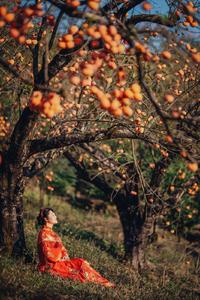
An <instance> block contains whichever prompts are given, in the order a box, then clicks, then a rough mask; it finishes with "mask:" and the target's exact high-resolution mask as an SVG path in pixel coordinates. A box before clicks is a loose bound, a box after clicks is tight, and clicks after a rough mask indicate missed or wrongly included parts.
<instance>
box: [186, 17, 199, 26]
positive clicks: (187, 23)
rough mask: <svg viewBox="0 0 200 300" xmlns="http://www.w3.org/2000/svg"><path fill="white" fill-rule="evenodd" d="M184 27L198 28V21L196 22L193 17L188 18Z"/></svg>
mask: <svg viewBox="0 0 200 300" xmlns="http://www.w3.org/2000/svg"><path fill="white" fill-rule="evenodd" d="M183 25H184V26H192V27H197V26H198V25H199V23H198V22H197V21H196V20H194V18H193V16H187V17H186V20H185V21H184V22H183Z"/></svg>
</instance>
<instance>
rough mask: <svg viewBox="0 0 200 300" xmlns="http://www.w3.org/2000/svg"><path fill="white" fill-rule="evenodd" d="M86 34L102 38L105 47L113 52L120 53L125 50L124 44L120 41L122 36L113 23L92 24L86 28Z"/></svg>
mask: <svg viewBox="0 0 200 300" xmlns="http://www.w3.org/2000/svg"><path fill="white" fill-rule="evenodd" d="M87 34H88V35H89V36H91V37H93V38H94V39H102V40H103V42H104V45H105V48H106V49H108V50H110V51H111V52H112V53H113V54H122V53H124V51H125V46H124V45H123V44H122V43H121V42H122V37H121V35H120V34H119V33H118V31H117V28H116V27H115V26H114V25H110V26H106V25H98V26H97V25H93V26H91V27H89V28H87Z"/></svg>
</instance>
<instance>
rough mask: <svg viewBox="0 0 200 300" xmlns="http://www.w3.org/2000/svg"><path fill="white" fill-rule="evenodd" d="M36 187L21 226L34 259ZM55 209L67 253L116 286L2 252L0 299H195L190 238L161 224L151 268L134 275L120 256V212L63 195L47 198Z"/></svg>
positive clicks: (198, 286) (198, 292)
mask: <svg viewBox="0 0 200 300" xmlns="http://www.w3.org/2000/svg"><path fill="white" fill-rule="evenodd" d="M37 195H38V191H37V189H29V190H27V191H26V203H25V230H26V236H27V244H28V247H29V248H30V249H31V251H33V253H34V257H35V259H36V260H37V252H36V239H37V231H36V229H35V217H36V215H37V212H38V209H39V202H38V201H39V200H38V198H37ZM44 201H45V205H47V206H49V205H50V206H51V207H53V208H54V209H55V212H56V213H57V215H58V219H59V224H58V225H57V226H56V228H54V229H55V231H56V232H58V233H59V235H60V236H61V237H62V240H63V242H64V244H65V246H66V248H67V249H68V251H69V254H70V257H82V258H85V259H87V260H88V261H89V262H90V263H91V265H92V266H93V267H94V268H95V269H96V270H98V271H99V272H100V273H101V274H102V275H103V276H105V277H107V278H108V279H110V280H111V281H113V282H115V283H116V285H117V287H116V288H115V289H108V288H103V287H100V286H98V285H94V284H79V283H74V282H72V281H70V280H62V279H55V278H51V277H50V275H46V274H45V275H40V274H38V272H37V270H36V265H35V264H25V263H24V262H20V261H14V260H13V259H10V258H6V257H1V260H0V270H1V271H0V299H1V300H4V299H37V300H39V299H41V300H47V299H60V300H61V299H70V300H72V299H199V297H200V283H199V278H198V275H199V274H198V272H199V266H198V264H197V262H195V261H194V260H193V259H192V257H191V256H190V255H188V254H186V248H187V247H188V242H186V241H184V240H181V241H180V242H178V241H177V238H176V237H175V236H173V235H172V234H170V233H168V232H163V231H161V230H159V237H158V241H157V242H156V243H154V244H153V245H151V246H150V247H149V249H148V253H147V257H148V260H149V262H150V263H151V266H152V267H151V269H149V270H147V271H145V272H143V274H141V275H136V274H135V272H134V271H133V270H132V269H131V268H130V267H128V266H125V265H124V264H123V263H122V262H119V260H120V257H121V255H122V253H123V247H122V233H121V228H120V224H119V221H118V217H117V215H116V214H115V211H114V209H113V211H112V213H106V214H98V213H96V212H83V211H81V210H77V209H75V208H72V207H71V206H70V205H69V204H68V203H66V202H65V201H64V200H63V199H61V198H59V199H58V198H54V197H51V198H47V197H46V196H45V199H44Z"/></svg>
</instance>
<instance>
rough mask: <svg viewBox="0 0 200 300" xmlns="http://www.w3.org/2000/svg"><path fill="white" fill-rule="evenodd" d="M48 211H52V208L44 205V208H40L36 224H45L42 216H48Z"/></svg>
mask: <svg viewBox="0 0 200 300" xmlns="http://www.w3.org/2000/svg"><path fill="white" fill-rule="evenodd" d="M50 211H53V212H54V210H53V209H52V208H51V207H45V208H41V209H40V212H39V215H38V216H37V224H38V225H45V219H44V218H47V217H48V214H49V212H50Z"/></svg>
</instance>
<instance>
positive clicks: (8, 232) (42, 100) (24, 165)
mask: <svg viewBox="0 0 200 300" xmlns="http://www.w3.org/2000/svg"><path fill="white" fill-rule="evenodd" d="M139 5H141V6H140V7H141V9H142V11H141V12H140V13H138V14H137V13H136V12H135V8H136V7H137V6H139ZM151 9H152V5H151V3H149V2H146V1H117V2H116V1H105V2H104V3H103V4H101V3H100V1H97V0H96V1H75V0H67V1H64V0H63V1H62V0H59V1H54V0H51V1H35V2H34V1H22V2H21V1H16V5H15V6H14V5H10V6H7V5H6V4H5V5H3V3H2V6H1V7H0V28H1V45H0V47H1V49H0V51H1V57H0V65H1V71H2V73H3V74H4V76H2V78H1V92H2V95H1V99H2V104H1V109H2V111H3V112H4V115H2V116H1V140H2V143H1V153H0V172H1V182H0V214H1V218H0V243H1V249H6V250H8V251H9V253H10V254H11V253H13V254H16V255H19V256H21V255H22V254H23V253H24V250H26V243H25V237H24V229H23V191H24V188H25V186H26V182H27V180H28V179H29V178H30V177H31V176H33V175H35V174H36V173H37V172H39V171H40V170H41V168H43V167H44V166H45V165H47V164H48V163H50V162H51V160H52V159H55V158H56V157H58V156H60V155H62V154H63V152H64V151H65V150H66V149H67V147H69V146H70V145H75V144H78V145H82V144H83V143H87V144H88V143H91V142H97V141H98V142H100V141H102V140H110V139H112V140H113V139H114V140H115V139H118V138H123V139H125V138H126V139H127V138H128V139H136V140H142V141H143V142H144V143H145V144H146V145H148V146H150V147H151V146H153V147H157V148H159V149H160V152H161V153H162V155H163V157H164V158H165V161H166V163H169V162H168V161H169V160H170V158H171V157H172V156H173V155H181V156H182V157H183V158H184V159H185V160H186V162H187V166H188V168H189V169H190V170H191V171H193V172H198V157H199V153H198V152H199V148H198V140H199V133H198V132H197V131H196V130H195V129H196V127H197V126H198V125H199V99H198V94H197V87H198V84H199V80H198V77H197V76H198V64H199V61H200V58H199V56H200V54H199V52H198V50H197V48H195V47H194V45H193V44H192V42H188V41H187V39H188V40H189V36H188V35H185V36H183V38H180V37H179V33H182V32H183V28H188V29H189V30H190V28H191V27H194V28H196V27H197V26H198V8H197V6H196V5H195V3H193V2H191V1H190V2H186V1H181V2H180V1H177V2H176V1H173V3H171V4H169V13H168V15H167V16H162V15H159V14H154V13H151ZM149 12H150V13H149ZM146 22H148V23H146ZM140 24H142V25H141V26H139V25H140ZM144 24H145V25H144ZM146 24H150V25H146ZM152 24H154V26H152ZM170 29H171V30H170ZM172 29H173V30H172ZM154 38H156V39H157V43H160V42H161V41H163V40H164V41H165V43H166V44H165V46H164V49H161V48H159V47H158V48H157V49H156V48H155V45H154V43H153V41H152V40H154ZM176 53H178V54H179V56H180V61H179V62H177V61H176V58H175V57H176V55H175V54H176ZM126 66H127V67H126ZM166 66H169V68H168V70H170V72H174V71H176V76H177V80H176V81H175V82H173V81H172V80H171V79H170V78H169V80H167V81H166V82H167V84H165V78H166V77H167V74H163V72H164V71H165V68H166ZM172 78H173V77H172ZM182 82H184V83H185V85H184V90H182V89H180V85H181V83H182ZM11 90H12V92H11ZM191 91H192V92H191ZM191 93H192V94H191ZM190 95H192V97H193V98H192V99H190V101H188V98H190ZM99 106H100V107H99ZM137 114H139V117H137ZM162 168H164V166H163V164H162V167H161V168H160V165H159V163H158V168H156V172H157V173H156V174H155V176H154V179H155V178H159V176H157V175H158V174H160V173H161V169H162ZM136 177H138V175H137V176H136ZM150 184H151V185H152V187H153V188H154V185H156V186H157V185H158V183H157V182H155V180H154V182H151V183H150ZM150 199H151V198H150ZM149 203H151V200H150V201H146V206H145V207H146V208H145V212H147V211H151V205H149ZM145 214H146V213H145ZM149 215H150V214H149Z"/></svg>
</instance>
